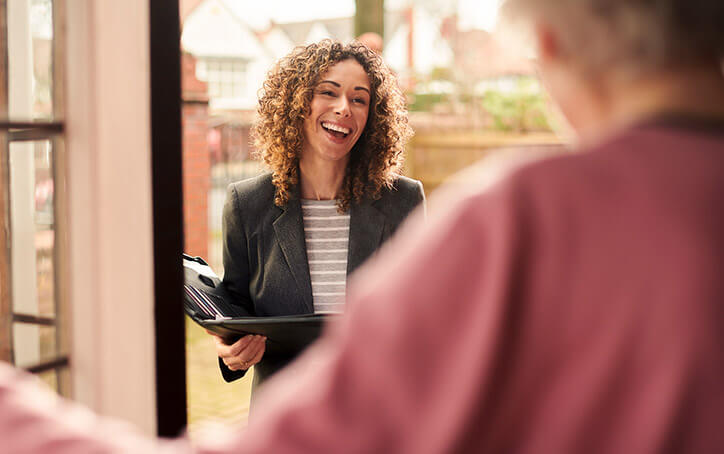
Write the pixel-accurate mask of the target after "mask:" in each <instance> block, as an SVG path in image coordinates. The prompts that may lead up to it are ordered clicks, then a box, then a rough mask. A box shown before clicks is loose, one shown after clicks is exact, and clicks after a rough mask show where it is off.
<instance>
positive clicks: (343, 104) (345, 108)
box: [334, 96, 350, 117]
mask: <svg viewBox="0 0 724 454" xmlns="http://www.w3.org/2000/svg"><path fill="white" fill-rule="evenodd" d="M337 99H338V100H337V104H336V105H335V106H334V113H336V114H337V115H341V116H343V117H348V116H349V115H350V109H349V101H348V100H347V98H346V97H344V96H340V97H339V98H337Z"/></svg>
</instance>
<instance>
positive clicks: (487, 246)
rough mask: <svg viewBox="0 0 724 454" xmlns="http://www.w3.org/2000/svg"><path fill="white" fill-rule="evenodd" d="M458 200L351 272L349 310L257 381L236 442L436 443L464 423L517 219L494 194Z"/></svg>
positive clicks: (493, 363)
mask: <svg viewBox="0 0 724 454" xmlns="http://www.w3.org/2000/svg"><path fill="white" fill-rule="evenodd" d="M456 204H457V205H458V207H457V208H454V209H451V210H449V211H448V212H447V213H446V214H445V215H444V216H442V217H436V218H435V219H431V220H430V222H428V223H427V224H426V225H425V226H423V227H422V228H420V225H419V224H418V225H410V224H408V225H406V226H404V227H403V228H402V230H401V231H400V232H399V234H398V235H397V236H396V238H395V239H393V241H392V243H390V246H391V247H385V248H383V250H382V251H381V253H380V254H379V255H378V256H376V257H375V258H373V259H372V260H371V262H369V263H368V264H367V265H365V266H364V267H363V268H362V269H361V271H360V272H358V273H357V274H356V275H354V276H353V277H352V282H351V284H350V292H349V300H348V312H347V314H345V315H344V316H342V319H341V320H340V322H338V323H333V324H331V325H330V327H329V331H328V332H327V333H326V334H325V335H324V336H323V338H322V339H321V341H320V342H319V343H317V344H315V345H314V346H313V347H312V348H311V349H310V350H308V351H307V352H306V353H305V354H304V355H303V356H302V357H301V358H300V359H299V360H298V361H296V362H295V363H293V364H292V365H291V366H289V367H288V368H287V369H285V370H284V371H282V372H281V373H280V374H279V375H278V376H275V377H274V378H272V380H271V381H270V382H268V383H267V384H266V385H265V387H264V388H262V389H261V391H260V394H259V396H258V400H257V406H256V408H257V411H256V413H255V415H254V416H255V417H254V419H253V420H252V421H251V425H250V430H249V433H248V437H247V438H244V439H243V440H242V439H239V440H238V446H239V447H242V446H243V448H245V450H243V452H249V453H262V452H275V453H292V452H320V453H324V452H346V453H356V452H360V453H362V452H396V453H416V454H419V453H428V452H429V453H432V452H446V451H449V450H450V446H453V445H454V443H455V440H456V437H457V436H458V435H461V434H464V433H466V431H467V430H468V429H469V428H468V427H467V426H466V424H467V423H469V420H468V419H466V418H468V416H469V414H470V412H472V411H475V409H476V408H475V405H476V404H477V403H479V402H481V400H482V401H484V400H485V399H486V398H494V396H492V391H491V390H492V388H490V387H486V383H488V380H489V379H490V376H491V373H492V371H494V370H496V368H498V367H499V366H500V362H501V361H505V358H503V357H502V356H503V355H500V350H499V349H500V348H503V341H501V339H502V336H501V334H502V328H503V327H504V326H505V322H506V318H507V317H509V315H510V314H509V313H507V311H506V308H505V304H503V303H504V302H505V301H506V298H508V293H507V292H508V291H509V284H510V282H511V281H510V279H511V276H512V274H513V273H512V271H513V270H512V268H513V267H514V266H516V260H515V259H514V258H515V255H516V252H517V251H516V247H517V242H516V232H518V231H519V230H518V228H517V227H516V222H515V221H514V220H513V219H512V215H511V213H510V210H506V209H504V207H502V205H504V204H501V203H499V199H491V198H487V197H486V198H483V199H481V200H480V201H478V200H472V199H470V200H468V201H467V202H465V203H456ZM490 418H494V416H493V412H491V415H490ZM487 421H488V422H489V421H490V419H487ZM481 423H482V422H481Z"/></svg>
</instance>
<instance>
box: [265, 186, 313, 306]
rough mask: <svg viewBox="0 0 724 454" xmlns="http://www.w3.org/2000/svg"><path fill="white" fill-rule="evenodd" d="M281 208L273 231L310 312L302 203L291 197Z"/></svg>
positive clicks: (310, 297)
mask: <svg viewBox="0 0 724 454" xmlns="http://www.w3.org/2000/svg"><path fill="white" fill-rule="evenodd" d="M282 210H283V212H282V214H281V215H280V216H279V217H278V218H277V219H276V220H275V221H274V222H273V225H274V232H275V233H276V237H277V241H278V242H279V246H280V247H281V249H282V253H283V254H284V258H285V259H286V261H287V265H288V266H289V269H290V270H291V272H292V276H294V280H295V281H296V283H297V287H298V288H299V292H300V294H301V295H302V299H303V301H304V305H305V308H306V309H307V312H309V313H311V312H314V304H313V302H312V284H311V282H310V278H309V263H308V262H307V247H306V244H305V242H304V224H303V223H302V205H301V203H300V201H299V199H298V198H292V199H291V200H289V201H288V202H287V205H286V206H285V207H284V208H282Z"/></svg>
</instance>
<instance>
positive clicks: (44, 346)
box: [13, 322, 59, 367]
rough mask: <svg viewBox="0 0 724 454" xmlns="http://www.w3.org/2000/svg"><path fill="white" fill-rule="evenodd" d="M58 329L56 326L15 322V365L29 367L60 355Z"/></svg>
mask: <svg viewBox="0 0 724 454" xmlns="http://www.w3.org/2000/svg"><path fill="white" fill-rule="evenodd" d="M57 339H58V337H57V330H56V328H55V327H54V326H45V325H35V324H32V323H20V322H15V323H13V349H14V354H15V361H14V363H15V365H16V366H18V367H27V366H32V365H35V364H37V363H39V362H42V361H49V360H51V359H55V358H57V357H58V355H59V352H58V342H57Z"/></svg>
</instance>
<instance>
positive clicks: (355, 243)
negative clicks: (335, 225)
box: [347, 201, 385, 275]
mask: <svg viewBox="0 0 724 454" xmlns="http://www.w3.org/2000/svg"><path fill="white" fill-rule="evenodd" d="M349 221H350V222H349V252H348V255H347V275H349V274H350V273H352V271H354V270H355V269H356V268H357V267H358V266H360V265H361V264H362V262H364V261H365V260H366V259H367V258H368V257H369V256H371V255H372V253H373V252H374V251H375V250H377V248H379V246H380V244H381V243H382V233H383V232H384V228H385V215H384V214H383V213H382V212H381V211H380V210H378V209H377V208H376V207H375V206H374V205H373V203H372V202H370V201H367V202H365V203H362V204H360V205H352V208H351V209H350V219H349Z"/></svg>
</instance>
